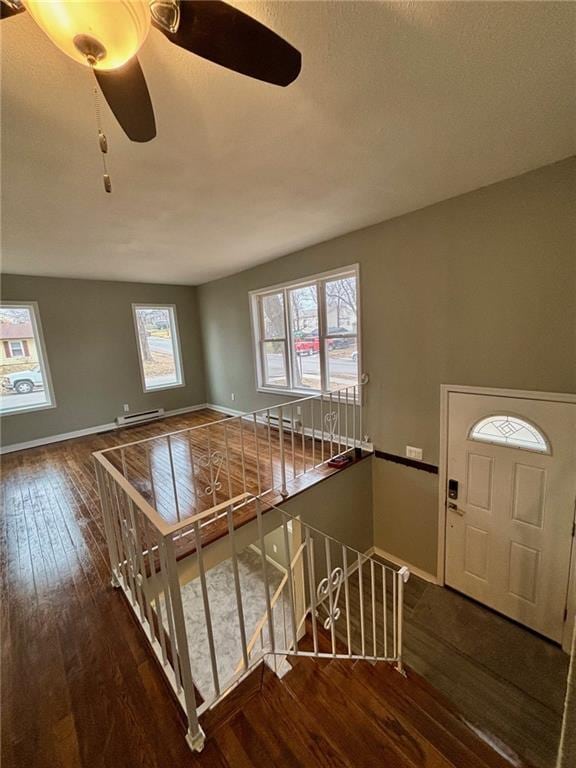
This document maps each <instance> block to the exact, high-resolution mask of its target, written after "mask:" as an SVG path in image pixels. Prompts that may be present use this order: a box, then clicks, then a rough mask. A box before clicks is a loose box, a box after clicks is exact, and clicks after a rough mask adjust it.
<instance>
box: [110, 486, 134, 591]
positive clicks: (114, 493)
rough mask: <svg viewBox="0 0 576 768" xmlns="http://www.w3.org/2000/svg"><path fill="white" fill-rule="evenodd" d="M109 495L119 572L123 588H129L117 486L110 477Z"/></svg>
mask: <svg viewBox="0 0 576 768" xmlns="http://www.w3.org/2000/svg"><path fill="white" fill-rule="evenodd" d="M110 485H111V490H110V495H111V498H112V506H113V510H112V525H113V526H114V530H115V533H116V543H117V546H118V556H119V562H118V565H119V568H120V574H121V576H122V581H123V582H124V589H125V590H128V589H129V580H128V558H127V555H126V553H125V551H124V539H123V537H122V520H121V512H120V502H119V500H118V487H117V485H116V481H115V480H112V479H110Z"/></svg>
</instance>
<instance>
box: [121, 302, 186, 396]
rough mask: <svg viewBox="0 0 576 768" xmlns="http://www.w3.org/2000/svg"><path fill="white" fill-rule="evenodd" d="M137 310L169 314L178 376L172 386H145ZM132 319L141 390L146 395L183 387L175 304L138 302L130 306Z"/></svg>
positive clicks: (184, 383) (180, 349)
mask: <svg viewBox="0 0 576 768" xmlns="http://www.w3.org/2000/svg"><path fill="white" fill-rule="evenodd" d="M138 309H167V310H169V312H170V313H171V320H172V322H173V328H172V331H173V337H172V342H173V346H174V352H175V360H174V362H175V364H176V375H177V376H178V381H177V382H175V383H174V384H161V385H159V386H156V387H148V386H146V377H145V375H144V364H143V362H142V350H141V349H140V336H139V334H138V318H137V316H136V311H137V310H138ZM132 319H133V321H134V337H135V341H136V354H137V355H138V365H139V367H140V380H141V382H142V390H143V391H144V393H145V394H148V393H149V392H161V391H163V390H164V389H178V387H185V386H186V381H185V380H184V370H183V366H182V348H181V346H180V330H179V328H178V314H177V312H176V305H175V304H157V303H147V304H142V303H140V302H138V303H134V304H132Z"/></svg>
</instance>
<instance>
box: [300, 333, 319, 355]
mask: <svg viewBox="0 0 576 768" xmlns="http://www.w3.org/2000/svg"><path fill="white" fill-rule="evenodd" d="M294 348H295V350H296V353H297V354H298V355H314V354H316V353H317V352H319V351H320V339H319V338H318V337H317V336H316V337H311V338H308V339H306V338H303V339H296V341H295V342H294Z"/></svg>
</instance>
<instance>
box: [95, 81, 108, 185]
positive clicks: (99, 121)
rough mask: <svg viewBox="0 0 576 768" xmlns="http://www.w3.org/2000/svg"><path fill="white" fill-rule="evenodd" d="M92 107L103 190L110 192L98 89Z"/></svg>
mask: <svg viewBox="0 0 576 768" xmlns="http://www.w3.org/2000/svg"><path fill="white" fill-rule="evenodd" d="M94 105H95V107H96V128H97V130H98V146H99V147H100V154H101V156H102V168H103V171H104V173H103V174H102V180H103V181H104V189H105V190H106V192H112V182H111V181H110V174H109V173H108V165H107V163H106V155H107V154H108V139H107V137H106V134H105V133H104V131H103V130H102V117H101V114H100V94H99V93H98V88H96V87H94Z"/></svg>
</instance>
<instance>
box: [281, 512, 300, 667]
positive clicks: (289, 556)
mask: <svg viewBox="0 0 576 768" xmlns="http://www.w3.org/2000/svg"><path fill="white" fill-rule="evenodd" d="M282 528H283V529H284V549H285V551H286V554H287V570H288V597H289V599H290V619H291V621H292V638H293V641H294V654H295V655H296V656H297V655H298V638H297V636H296V630H297V627H296V610H295V607H294V584H293V582H292V562H291V559H292V554H291V550H290V543H289V540H288V525H287V522H286V519H285V518H283V520H282Z"/></svg>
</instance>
